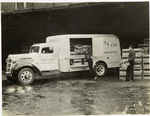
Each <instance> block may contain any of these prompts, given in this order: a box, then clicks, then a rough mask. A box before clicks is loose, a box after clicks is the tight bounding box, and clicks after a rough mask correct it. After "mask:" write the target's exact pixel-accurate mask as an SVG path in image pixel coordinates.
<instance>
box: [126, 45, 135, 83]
mask: <svg viewBox="0 0 150 116" xmlns="http://www.w3.org/2000/svg"><path fill="white" fill-rule="evenodd" d="M134 59H135V51H134V50H133V45H130V46H129V55H128V62H129V64H130V65H129V66H128V68H127V71H126V81H129V80H131V81H132V82H133V81H134V73H133V67H134ZM129 77H130V78H129Z"/></svg>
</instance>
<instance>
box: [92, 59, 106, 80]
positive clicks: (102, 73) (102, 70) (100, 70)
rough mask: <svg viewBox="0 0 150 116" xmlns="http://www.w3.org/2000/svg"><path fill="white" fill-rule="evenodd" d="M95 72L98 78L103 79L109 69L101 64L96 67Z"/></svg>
mask: <svg viewBox="0 0 150 116" xmlns="http://www.w3.org/2000/svg"><path fill="white" fill-rule="evenodd" d="M94 70H95V72H96V76H97V77H102V76H105V74H106V71H107V67H106V65H105V64H104V63H102V62H100V63H97V64H96V65H95V67H94Z"/></svg>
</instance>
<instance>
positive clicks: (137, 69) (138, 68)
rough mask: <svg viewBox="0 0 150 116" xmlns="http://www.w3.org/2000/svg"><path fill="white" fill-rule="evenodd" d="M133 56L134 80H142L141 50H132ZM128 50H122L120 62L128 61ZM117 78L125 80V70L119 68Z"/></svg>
mask: <svg viewBox="0 0 150 116" xmlns="http://www.w3.org/2000/svg"><path fill="white" fill-rule="evenodd" d="M134 51H135V53H136V56H135V60H134V62H135V65H134V68H133V70H134V79H142V49H139V48H136V49H134ZM128 54H129V49H122V60H125V59H128ZM119 77H120V79H121V80H125V79H126V70H122V69H121V68H120V71H119Z"/></svg>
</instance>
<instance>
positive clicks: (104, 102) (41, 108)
mask: <svg viewBox="0 0 150 116" xmlns="http://www.w3.org/2000/svg"><path fill="white" fill-rule="evenodd" d="M2 77H3V79H2V111H3V116H13V115H41V116H43V115H109V114H111V115H112V114H115V115H124V114H149V113H150V112H149V111H150V97H149V96H150V83H149V80H136V79H135V82H124V81H122V80H119V79H118V78H117V76H114V75H109V76H106V77H103V78H98V79H97V80H96V81H94V80H93V79H91V78H90V77H86V76H83V75H78V76H72V75H70V76H68V75H67V76H66V75H65V74H63V76H61V77H59V78H58V77H57V78H48V79H42V80H35V81H34V82H33V84H31V85H28V86H21V85H20V84H18V83H11V82H9V81H7V80H6V78H5V74H3V75H2ZM47 77H49V76H47Z"/></svg>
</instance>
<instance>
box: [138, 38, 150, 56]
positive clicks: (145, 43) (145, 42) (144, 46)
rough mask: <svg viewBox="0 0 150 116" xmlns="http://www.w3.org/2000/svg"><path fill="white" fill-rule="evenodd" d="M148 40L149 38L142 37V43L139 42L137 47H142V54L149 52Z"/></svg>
mask: <svg viewBox="0 0 150 116" xmlns="http://www.w3.org/2000/svg"><path fill="white" fill-rule="evenodd" d="M149 40H150V38H146V39H144V44H139V45H138V47H139V48H142V52H143V54H144V55H147V54H149Z"/></svg>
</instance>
